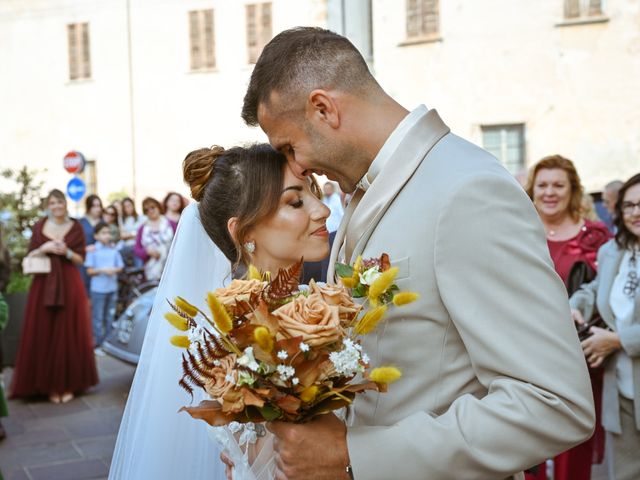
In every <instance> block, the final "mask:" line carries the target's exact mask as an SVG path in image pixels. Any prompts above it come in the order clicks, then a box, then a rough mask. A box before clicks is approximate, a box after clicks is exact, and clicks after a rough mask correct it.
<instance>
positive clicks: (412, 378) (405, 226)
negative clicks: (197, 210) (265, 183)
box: [242, 28, 594, 480]
mask: <svg viewBox="0 0 640 480" xmlns="http://www.w3.org/2000/svg"><path fill="white" fill-rule="evenodd" d="M242 117H243V119H244V120H245V122H246V123H247V124H249V125H258V124H259V125H260V127H261V128H262V129H263V130H264V131H265V133H266V134H267V136H268V137H269V141H270V142H271V144H272V145H273V147H274V148H276V149H277V150H279V151H281V152H282V153H284V154H285V155H286V156H287V159H288V161H289V164H290V166H291V168H292V169H293V170H294V172H295V173H296V174H297V175H298V176H300V177H302V176H305V175H309V174H311V173H318V174H325V175H326V176H327V177H328V178H330V179H331V180H334V181H337V182H339V184H340V187H341V188H342V190H343V191H345V192H352V191H355V193H354V196H353V200H352V201H351V203H350V205H349V208H348V209H347V212H346V213H345V217H344V219H343V221H342V224H341V227H340V229H339V231H338V233H337V237H336V240H335V243H334V245H333V252H332V260H335V259H336V258H338V259H339V260H342V261H346V262H353V260H354V259H355V258H356V256H358V255H362V256H363V257H364V258H369V257H378V256H380V254H381V253H383V252H386V253H388V254H389V256H390V258H391V260H392V263H394V264H395V265H396V266H398V267H399V274H398V277H397V282H396V283H397V284H398V286H399V287H400V289H401V290H413V291H417V292H419V293H420V295H421V296H420V299H419V301H417V302H414V303H413V304H411V305H410V306H407V307H403V309H401V310H400V309H398V310H392V311H390V312H389V314H388V317H387V320H386V323H385V324H384V325H381V326H380V327H378V330H377V334H371V335H367V336H366V337H365V338H364V343H363V347H364V350H365V351H366V352H367V353H368V354H369V356H370V357H371V362H372V365H373V366H380V365H394V366H396V367H398V368H399V369H400V370H401V371H402V372H403V376H402V378H401V379H400V380H398V381H397V382H395V383H393V384H392V385H390V387H389V391H388V392H387V393H384V394H376V393H366V394H364V395H360V396H358V398H357V400H356V401H355V404H354V409H353V412H352V417H353V425H351V426H349V427H346V426H345V424H344V423H343V422H342V421H340V420H338V418H337V417H335V416H334V415H324V416H322V417H320V418H318V419H316V420H315V421H313V422H311V423H308V424H304V425H293V424H285V423H279V422H274V423H272V424H270V425H269V429H270V430H271V431H272V432H273V433H274V434H275V435H276V441H275V448H276V463H277V467H278V474H277V477H276V478H278V479H285V478H286V479H320V478H322V479H332V480H336V479H349V478H356V479H358V480H359V479H367V480H368V479H381V480H389V479H429V480H440V479H464V480H470V479H504V478H507V477H511V476H514V478H522V474H521V473H519V472H521V471H522V470H523V469H525V468H528V467H531V466H532V465H536V464H538V463H540V462H541V461H542V460H544V459H545V458H549V457H552V456H554V455H555V454H557V453H559V452H561V451H563V450H566V449H568V448H570V447H571V446H573V445H575V444H578V443H581V442H582V441H584V440H585V439H587V438H588V437H589V436H590V435H591V432H592V429H593V425H594V412H593V400H592V396H591V388H590V386H589V375H588V373H587V369H586V365H585V361H584V357H583V355H582V352H581V350H580V345H579V343H578V339H577V336H576V332H575V329H574V326H573V324H572V322H571V320H570V313H569V307H568V303H567V297H566V291H565V289H564V286H563V284H562V283H561V281H560V280H559V278H558V276H557V275H556V274H555V272H554V270H553V267H552V264H551V261H550V258H549V254H548V252H547V246H546V243H545V239H544V235H543V230H542V228H541V224H540V222H539V219H538V216H537V215H536V213H535V210H534V208H533V206H532V204H531V202H530V200H529V199H528V198H527V196H526V195H525V193H524V191H522V189H521V187H520V186H519V185H518V184H517V183H516V181H515V180H514V179H512V178H511V176H510V175H509V174H508V173H507V172H506V171H505V170H504V169H503V168H502V167H501V166H500V165H499V163H498V162H497V161H496V159H495V158H493V157H492V156H491V155H490V154H488V153H487V152H485V151H484V150H482V149H480V148H478V147H476V146H475V145H472V144H471V143H469V142H467V141H465V140H463V139H462V138H460V137H457V136H455V135H454V134H452V133H451V132H450V131H449V128H448V127H447V126H446V125H445V124H444V123H443V121H442V120H441V119H440V117H439V116H438V113H437V112H436V111H435V110H428V109H427V108H426V107H425V106H419V107H418V108H416V109H415V110H413V111H411V112H409V111H407V110H405V109H404V108H403V107H402V106H401V105H400V104H398V103H397V102H396V101H395V100H394V99H393V98H391V97H390V96H388V95H387V94H386V93H385V92H384V90H382V88H381V87H380V85H378V83H377V82H376V80H375V79H374V78H373V76H372V75H371V74H370V72H369V70H368V68H367V65H366V63H365V61H364V59H363V58H362V56H361V55H360V54H359V53H358V51H357V50H356V49H355V47H354V46H353V45H352V44H351V43H350V42H349V41H348V40H347V39H346V38H344V37H341V36H339V35H337V34H335V33H332V32H329V31H327V30H322V29H318V28H295V29H292V30H287V31H284V32H282V33H280V34H279V35H277V36H276V37H275V38H274V39H273V40H272V41H271V42H270V43H269V44H268V45H267V46H266V47H265V49H264V51H263V52H262V55H261V56H260V58H259V60H258V62H257V64H256V66H255V69H254V71H253V74H252V76H251V81H250V84H249V87H248V91H247V94H246V96H245V99H244V106H243V110H242ZM330 275H332V274H331V273H330ZM329 278H331V277H329Z"/></svg>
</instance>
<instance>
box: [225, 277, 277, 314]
mask: <svg viewBox="0 0 640 480" xmlns="http://www.w3.org/2000/svg"><path fill="white" fill-rule="evenodd" d="M266 284H267V283H266V282H261V281H260V280H232V281H231V284H230V285H229V286H228V287H223V288H218V289H217V290H216V291H215V292H213V293H214V294H215V296H216V297H218V300H220V303H222V304H223V305H224V306H225V307H227V309H229V310H231V311H233V309H234V308H235V307H236V305H237V304H238V303H239V302H246V301H248V300H249V299H250V298H251V295H253V294H256V293H260V292H262V290H264V287H265V286H266Z"/></svg>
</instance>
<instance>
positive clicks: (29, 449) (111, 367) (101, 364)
mask: <svg viewBox="0 0 640 480" xmlns="http://www.w3.org/2000/svg"><path fill="white" fill-rule="evenodd" d="M97 362H98V371H99V374H100V384H99V385H97V386H96V387H94V388H92V389H91V390H89V391H88V392H87V393H86V394H85V395H83V396H82V397H78V398H75V399H74V400H72V401H71V402H69V403H67V404H64V405H53V404H51V403H49V402H48V401H45V400H42V401H34V402H24V401H16V400H12V401H10V402H9V410H10V416H9V417H8V418H3V419H2V424H3V425H4V427H5V429H6V431H7V434H8V437H7V439H6V440H4V441H3V442H1V443H0V469H1V470H2V473H3V474H4V478H5V480H85V479H106V478H107V475H108V472H109V464H110V463H111V455H112V453H113V447H114V445H115V441H116V435H117V433H118V427H119V425H120V418H121V416H122V412H123V410H124V405H125V402H126V397H127V394H128V392H129V387H130V385H131V381H132V380H133V372H134V367H132V366H131V365H128V364H126V363H123V362H120V361H119V360H116V359H113V358H111V357H108V356H107V357H97ZM10 377H11V371H10V369H7V370H5V372H4V380H5V385H8V384H9V381H10ZM591 478H592V480H607V474H606V469H605V467H604V466H598V465H596V466H595V467H594V469H593V476H592V477H591ZM122 480H144V479H122ZM194 480H196V479H194Z"/></svg>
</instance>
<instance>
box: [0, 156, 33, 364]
mask: <svg viewBox="0 0 640 480" xmlns="http://www.w3.org/2000/svg"><path fill="white" fill-rule="evenodd" d="M38 173H39V172H38V171H37V170H33V169H29V168H28V167H26V166H25V167H22V168H20V169H18V170H12V169H6V170H3V171H1V172H0V176H1V177H3V178H4V179H5V181H7V182H9V183H13V185H14V189H13V190H4V189H3V191H2V192H0V223H1V225H2V229H3V232H2V238H3V242H4V244H5V246H6V247H7V248H8V249H9V253H10V255H11V277H10V280H9V284H8V285H7V291H6V300H7V304H8V305H9V324H8V325H7V328H6V329H5V331H4V332H3V333H2V339H1V340H2V350H3V353H4V359H3V363H4V365H13V364H14V362H15V356H16V351H17V348H18V341H19V337H20V331H21V330H22V319H23V317H24V311H25V308H26V305H27V295H28V293H29V287H30V286H31V277H30V276H28V275H24V274H23V273H22V259H23V258H24V257H25V256H26V254H27V251H28V249H29V239H30V238H31V228H32V227H33V225H34V224H35V223H36V222H37V220H38V218H39V217H40V216H41V214H42V209H41V205H42V199H41V197H40V192H41V189H42V186H43V182H42V181H40V180H38V179H37V175H38Z"/></svg>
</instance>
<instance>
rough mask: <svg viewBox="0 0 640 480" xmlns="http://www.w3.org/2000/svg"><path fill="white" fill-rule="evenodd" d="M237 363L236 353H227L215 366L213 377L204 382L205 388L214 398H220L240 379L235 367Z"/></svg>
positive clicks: (212, 372) (212, 371) (212, 370)
mask: <svg viewBox="0 0 640 480" xmlns="http://www.w3.org/2000/svg"><path fill="white" fill-rule="evenodd" d="M235 364H236V356H235V354H230V355H227V356H226V357H222V358H221V359H220V360H219V365H216V366H214V367H213V368H212V369H211V371H210V374H211V378H208V379H206V381H205V382H204V389H205V390H206V391H207V393H208V394H209V395H211V397H212V398H214V399H216V400H220V399H221V398H222V397H223V396H224V395H225V394H226V393H227V392H228V391H229V389H231V388H232V387H233V386H234V385H235V384H236V381H237V380H238V372H237V371H236V370H235V369H234V367H235Z"/></svg>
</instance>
